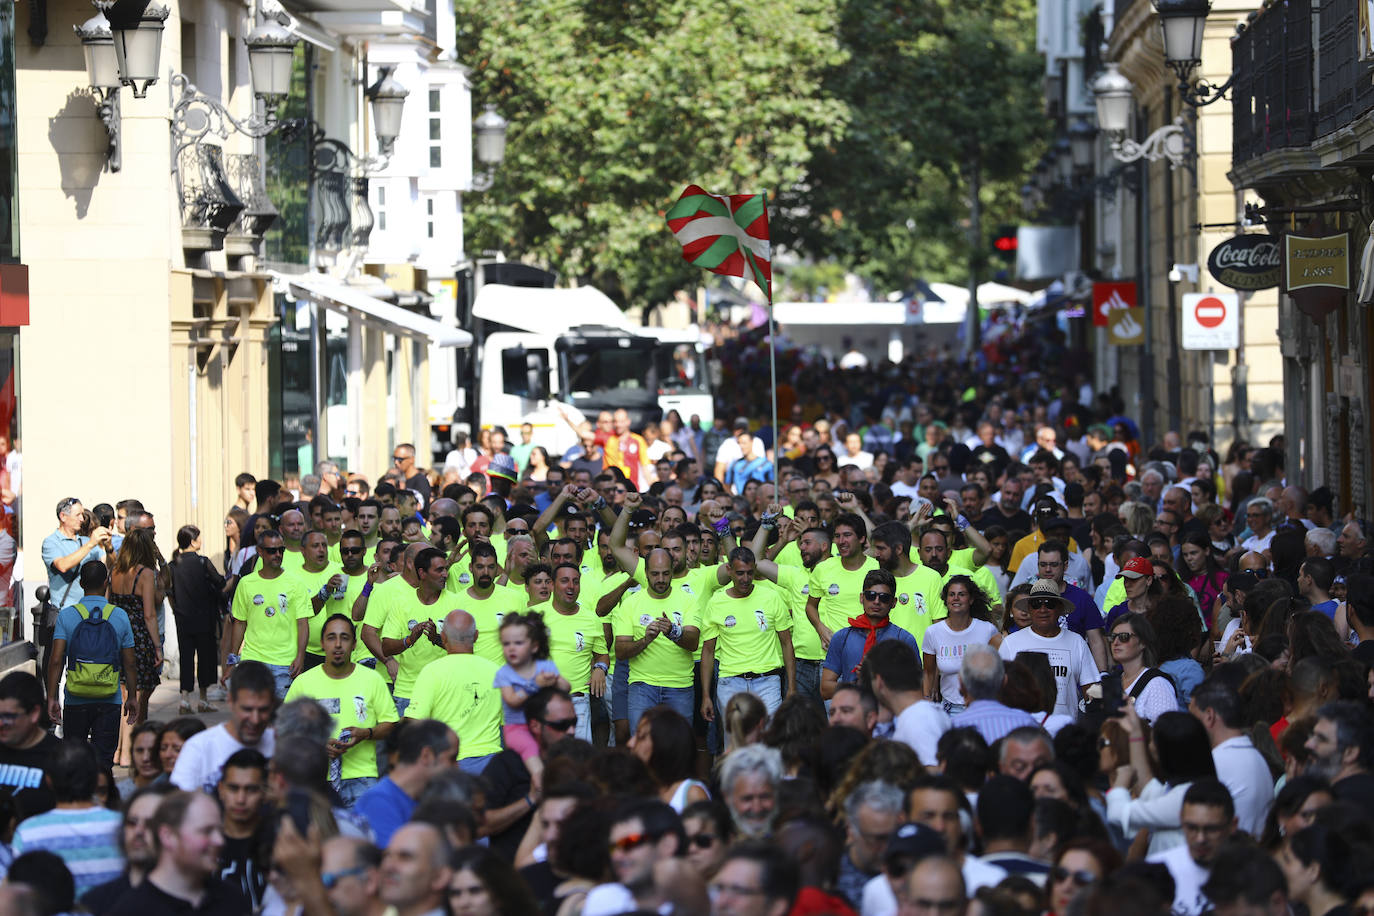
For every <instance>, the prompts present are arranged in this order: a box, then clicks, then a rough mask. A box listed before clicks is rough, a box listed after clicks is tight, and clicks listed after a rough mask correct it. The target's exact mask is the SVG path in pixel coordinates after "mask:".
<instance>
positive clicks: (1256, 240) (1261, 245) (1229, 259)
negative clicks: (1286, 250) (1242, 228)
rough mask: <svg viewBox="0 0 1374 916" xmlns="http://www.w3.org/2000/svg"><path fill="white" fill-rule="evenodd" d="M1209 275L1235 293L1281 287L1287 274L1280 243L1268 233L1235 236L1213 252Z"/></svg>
mask: <svg viewBox="0 0 1374 916" xmlns="http://www.w3.org/2000/svg"><path fill="white" fill-rule="evenodd" d="M1207 272H1208V273H1210V274H1211V275H1212V276H1213V277H1214V278H1215V279H1216V281H1217V282H1218V283H1220V284H1221V285H1223V286H1229V287H1231V289H1245V290H1252V289H1269V288H1270V287H1273V286H1278V285H1279V279H1280V275H1281V274H1282V272H1283V264H1282V261H1281V259H1280V258H1279V240H1278V239H1276V238H1274V237H1273V236H1272V235H1269V234H1268V233H1253V234H1251V235H1236V236H1232V237H1231V238H1229V239H1227V240H1226V241H1224V242H1222V243H1221V244H1220V245H1218V246H1217V247H1215V248H1213V249H1212V254H1211V256H1210V257H1208V258H1207Z"/></svg>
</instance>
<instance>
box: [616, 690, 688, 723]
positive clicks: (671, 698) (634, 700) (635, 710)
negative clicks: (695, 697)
mask: <svg viewBox="0 0 1374 916" xmlns="http://www.w3.org/2000/svg"><path fill="white" fill-rule="evenodd" d="M629 694H630V697H629V701H630V702H629V706H630V734H632V735H633V734H634V731H635V729H636V728H638V727H639V719H640V716H642V715H644V711H645V710H646V709H648V708H649V707H651V706H658V705H659V704H662V705H664V706H670V707H672V709H673V711H674V712H676V713H677V714H678V715H680V716H682V718H684V719H686V720H687V723H688V724H689V725H690V724H691V722H692V694H693V690H692V688H691V687H658V686H655V685H653V684H640V683H634V684H630V689H629Z"/></svg>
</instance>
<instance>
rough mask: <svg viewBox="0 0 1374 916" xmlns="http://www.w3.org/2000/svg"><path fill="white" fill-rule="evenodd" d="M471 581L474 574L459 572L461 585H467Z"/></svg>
mask: <svg viewBox="0 0 1374 916" xmlns="http://www.w3.org/2000/svg"><path fill="white" fill-rule="evenodd" d="M471 581H472V576H471V575H469V574H468V573H459V574H458V584H459V585H467V584H468V583H469V582H471Z"/></svg>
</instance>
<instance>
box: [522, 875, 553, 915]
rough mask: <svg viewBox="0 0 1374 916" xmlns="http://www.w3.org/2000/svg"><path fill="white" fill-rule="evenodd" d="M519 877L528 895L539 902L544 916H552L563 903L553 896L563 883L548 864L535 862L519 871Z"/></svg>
mask: <svg viewBox="0 0 1374 916" xmlns="http://www.w3.org/2000/svg"><path fill="white" fill-rule="evenodd" d="M520 877H521V878H523V879H524V881H525V886H527V887H528V888H529V889H530V893H532V894H534V899H535V900H538V901H539V906H540V908H541V909H542V910H543V912H544V916H554V914H556V913H557V912H558V909H559V907H560V906H561V905H562V903H563V901H562V900H559V899H558V898H557V897H555V896H554V891H556V890H557V889H558V885H560V884H562V883H563V882H562V881H561V880H560V879H559V877H558V876H557V875H555V874H554V873H553V866H551V865H550V864H549V863H548V862H535V863H534V864H533V865H526V866H525V867H524V868H522V869H520Z"/></svg>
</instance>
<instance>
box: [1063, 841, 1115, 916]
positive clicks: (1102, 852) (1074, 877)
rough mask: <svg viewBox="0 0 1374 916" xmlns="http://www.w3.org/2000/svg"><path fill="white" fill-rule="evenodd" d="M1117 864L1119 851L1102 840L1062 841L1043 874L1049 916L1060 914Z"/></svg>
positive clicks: (1067, 909)
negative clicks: (1056, 853) (1045, 872)
mask: <svg viewBox="0 0 1374 916" xmlns="http://www.w3.org/2000/svg"><path fill="white" fill-rule="evenodd" d="M1120 867H1121V853H1119V852H1117V851H1116V850H1115V849H1114V848H1112V845H1111V844H1110V843H1108V842H1107V841H1106V840H1097V839H1089V838H1079V839H1075V840H1070V841H1069V842H1067V843H1065V844H1064V845H1063V846H1062V847H1061V848H1060V850H1059V854H1058V855H1057V856H1055V859H1054V867H1053V868H1051V869H1050V871H1049V874H1048V875H1046V876H1045V890H1046V891H1047V892H1048V893H1049V898H1050V899H1049V911H1048V912H1049V916H1064V914H1065V913H1067V912H1068V911H1069V904H1071V903H1072V902H1073V899H1074V898H1075V897H1077V896H1078V895H1079V894H1080V893H1081V892H1082V891H1084V890H1085V889H1087V888H1090V887H1092V886H1093V885H1095V884H1098V883H1100V882H1101V881H1102V880H1103V879H1104V878H1106V877H1107V876H1108V875H1110V874H1111V873H1112V872H1114V871H1116V870H1117V869H1118V868H1120Z"/></svg>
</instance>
